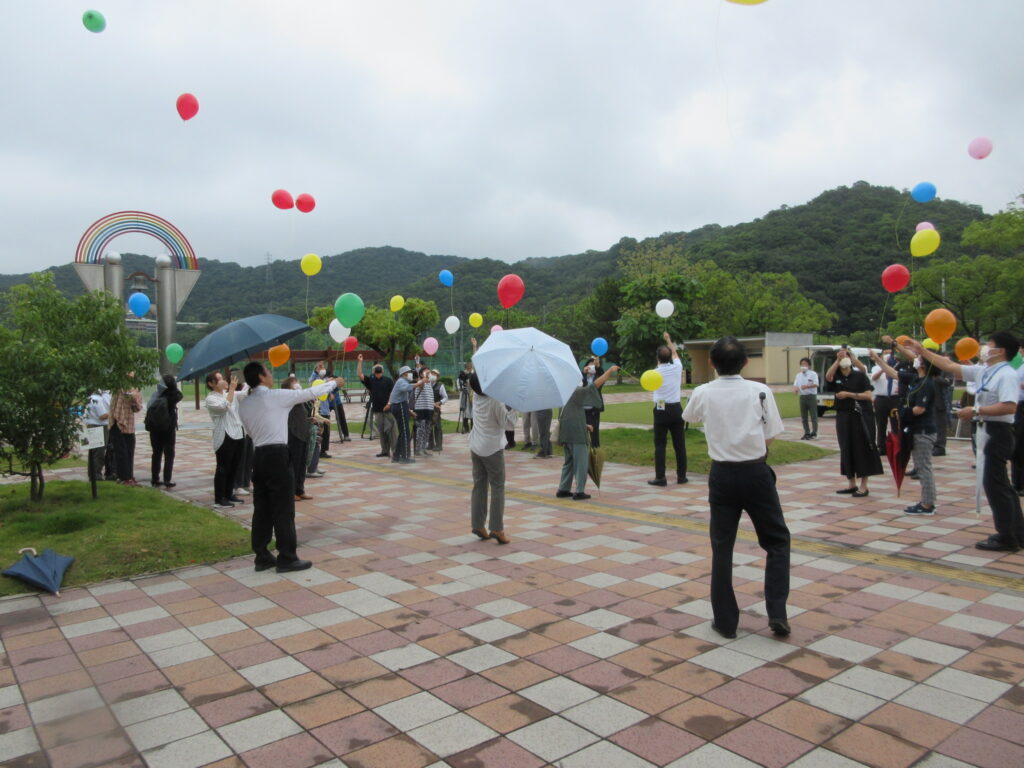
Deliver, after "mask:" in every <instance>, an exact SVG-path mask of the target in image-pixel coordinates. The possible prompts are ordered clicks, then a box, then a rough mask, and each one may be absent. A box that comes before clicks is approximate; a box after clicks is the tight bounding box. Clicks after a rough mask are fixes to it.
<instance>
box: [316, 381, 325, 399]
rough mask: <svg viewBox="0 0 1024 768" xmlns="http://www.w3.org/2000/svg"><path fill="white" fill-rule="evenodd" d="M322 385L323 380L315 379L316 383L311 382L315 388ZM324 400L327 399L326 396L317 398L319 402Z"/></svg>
mask: <svg viewBox="0 0 1024 768" xmlns="http://www.w3.org/2000/svg"><path fill="white" fill-rule="evenodd" d="M323 383H324V380H323V379H317V380H316V381H314V382H313V386H314V387H317V386H319V385H321V384H323ZM326 399H327V395H320V396H318V397H317V400H320V401H321V402H322V401H324V400H326Z"/></svg>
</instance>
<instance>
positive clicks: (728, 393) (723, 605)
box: [683, 336, 789, 639]
mask: <svg viewBox="0 0 1024 768" xmlns="http://www.w3.org/2000/svg"><path fill="white" fill-rule="evenodd" d="M711 364H712V365H713V366H714V368H715V370H716V371H717V372H718V378H717V379H716V380H715V381H712V382H710V383H709V384H702V385H701V386H699V387H697V389H696V390H694V392H693V396H692V397H691V398H690V401H689V403H687V405H686V410H685V411H683V419H684V420H685V421H687V422H689V423H694V422H703V424H704V436H705V437H706V438H707V443H708V455H709V456H710V457H711V472H710V474H709V475H708V502H709V504H710V506H711V529H710V534H711V553H712V554H711V607H712V610H713V611H714V617H715V619H714V622H713V623H712V625H711V626H712V628H713V629H714V630H715V631H716V632H718V634H720V635H721V636H722V637H725V638H729V639H732V638H734V637H736V627H737V625H738V623H739V617H740V612H739V607H738V606H737V604H736V594H735V593H734V592H733V588H732V550H733V545H734V544H735V543H736V529H737V528H738V527H739V522H740V515H741V514H742V513H743V511H744V510H746V512H747V514H748V515H749V516H750V520H751V522H752V523H753V524H754V530H755V531H757V542H758V544H760V545H761V548H762V549H763V550H764V551H765V552H766V553H767V560H766V564H765V569H764V598H765V608H766V611H767V613H768V626H769V627H770V628H771V630H772V632H773V633H775V634H776V635H779V636H780V637H784V636H786V635H788V634H789V622H788V621H787V619H786V599H787V598H788V597H789V529H788V528H787V527H786V521H785V520H784V519H783V518H782V506H781V505H780V504H779V494H778V493H777V492H776V490H775V473H774V472H773V471H772V469H771V467H769V466H768V464H767V458H768V445H769V444H770V443H771V441H772V440H773V439H774V438H775V436H776V435H779V434H781V433H782V418H781V417H780V416H779V409H778V407H777V406H776V405H775V398H774V397H773V396H772V392H771V390H770V389H768V387H766V386H765V385H764V384H759V383H757V382H755V381H747V380H746V379H744V378H743V377H742V376H740V371H741V370H743V366H745V365H746V364H747V351H746V349H744V347H743V345H742V344H741V343H740V342H739V341H737V340H736V338H735V337H734V336H724V337H722V338H720V339H719V340H718V341H716V342H715V343H714V344H713V345H712V347H711Z"/></svg>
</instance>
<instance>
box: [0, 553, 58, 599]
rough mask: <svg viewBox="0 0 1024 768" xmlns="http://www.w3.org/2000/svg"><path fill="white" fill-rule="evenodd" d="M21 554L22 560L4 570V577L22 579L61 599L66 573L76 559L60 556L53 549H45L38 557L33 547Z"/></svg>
mask: <svg viewBox="0 0 1024 768" xmlns="http://www.w3.org/2000/svg"><path fill="white" fill-rule="evenodd" d="M19 552H20V554H21V560H19V561H18V562H16V563H15V564H14V565H12V566H11V567H10V568H7V569H6V570H4V571H3V575H4V576H10V577H11V578H14V579H20V580H21V581H24V582H25V583H26V584H30V585H31V586H33V587H36V588H38V589H42V590H45V591H47V592H52V593H53V594H55V595H57V596H58V597H59V596H60V585H61V584H62V583H63V582H64V573H65V571H67V569H68V568H70V567H71V564H72V563H73V562H75V558H73V557H68V556H67V555H58V554H57V553H56V552H54V551H53V550H52V549H44V550H43V553H42V554H41V555H37V554H36V551H35V550H34V549H32V548H31V547H28V548H27V549H22V550H20V551H19Z"/></svg>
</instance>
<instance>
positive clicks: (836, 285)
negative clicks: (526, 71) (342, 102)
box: [0, 182, 988, 333]
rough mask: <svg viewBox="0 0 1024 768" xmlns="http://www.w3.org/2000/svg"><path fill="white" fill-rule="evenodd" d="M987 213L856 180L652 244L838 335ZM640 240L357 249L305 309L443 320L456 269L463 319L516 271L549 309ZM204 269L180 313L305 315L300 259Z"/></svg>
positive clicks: (137, 264)
mask: <svg viewBox="0 0 1024 768" xmlns="http://www.w3.org/2000/svg"><path fill="white" fill-rule="evenodd" d="M908 201H909V202H908ZM983 218H988V217H987V216H986V215H985V214H984V213H982V211H981V208H980V207H979V206H975V205H968V204H964V203H960V202H957V201H954V200H942V199H938V198H937V199H935V200H933V201H932V202H930V203H926V204H921V203H916V202H914V201H913V200H911V199H910V196H909V194H908V193H906V192H899V191H897V190H895V189H893V188H891V187H876V186H872V185H870V184H868V183H866V182H857V183H855V184H854V185H853V186H851V187H839V188H838V189H833V190H829V191H827V192H824V193H822V194H821V195H819V196H818V197H816V198H815V199H813V200H811V201H810V202H808V203H805V204H803V205H797V206H792V207H788V206H783V207H782V208H780V209H777V210H773V211H771V212H770V213H768V214H766V215H765V216H764V217H763V218H760V219H755V220H754V221H752V222H745V223H742V224H737V225H734V226H729V227H722V226H719V225H717V224H709V225H707V226H704V227H701V228H700V229H697V230H694V231H692V232H677V233H665V234H663V235H660V236H658V237H654V238H650V242H652V243H654V244H655V245H671V244H675V243H681V244H682V246H683V249H684V250H685V253H686V256H687V258H688V260H690V261H694V262H696V261H703V260H712V261H714V262H716V263H717V264H718V265H719V266H720V267H722V268H724V269H727V270H732V271H742V272H751V271H761V272H791V273H793V275H794V276H795V277H796V278H797V280H798V282H799V284H800V287H801V289H802V290H803V291H804V292H805V293H806V294H807V295H808V296H809V297H810V298H813V299H815V300H817V301H819V302H821V303H822V304H824V305H825V306H826V307H827V308H828V309H830V310H832V311H833V312H835V313H837V315H838V316H839V320H838V322H837V324H836V326H835V328H833V329H831V330H835V331H837V332H839V333H849V332H852V331H856V330H863V329H865V328H867V327H869V326H870V325H872V323H874V322H875V320H874V318H876V317H877V312H878V307H879V306H880V305H881V303H882V302H883V301H884V293H883V291H882V287H881V284H880V282H879V276H880V274H881V271H882V270H883V269H884V268H885V267H886V266H888V265H889V264H891V263H894V262H897V261H899V262H903V263H909V261H910V256H909V248H908V243H909V240H910V237H911V236H912V235H913V233H914V228H915V225H916V224H917V223H918V222H919V221H922V220H928V221H931V222H932V223H933V224H934V225H935V227H936V228H937V229H938V230H939V232H940V233H941V235H942V247H941V248H940V249H939V251H938V253H937V254H936V255H935V256H932V257H930V259H929V261H934V260H936V259H941V260H946V259H951V258H955V257H957V256H959V255H961V254H962V249H961V247H960V236H961V233H962V231H963V229H964V228H965V227H966V226H967V225H968V224H970V223H971V222H972V221H974V220H977V219H983ZM897 224H898V225H897ZM635 246H636V241H635V240H633V239H631V238H623V239H622V240H620V241H619V242H618V243H616V244H615V245H613V246H611V247H610V248H609V249H608V250H606V251H588V252H586V253H581V254H574V255H567V256H555V257H547V258H534V259H526V260H524V261H520V262H517V263H515V264H506V263H504V262H500V261H495V260H492V259H468V258H463V257H458V256H428V255H426V254H423V253H417V252H414V251H407V250H404V249H402V248H393V247H389V246H385V247H380V248H360V249H357V250H354V251H348V252H346V253H343V254H338V255H334V256H325V257H324V259H323V269H322V271H321V272H320V274H319V275H317V276H315V277H313V278H311V279H310V280H309V281H308V290H309V295H308V306H309V307H310V308H311V309H312V307H315V306H321V305H325V304H332V303H333V302H334V299H335V298H336V297H337V296H338V295H339V294H340V293H343V292H346V291H351V292H353V293H356V294H359V295H360V296H361V297H362V298H363V300H364V301H365V302H366V303H368V304H377V305H381V306H383V305H386V303H387V300H388V298H389V297H390V296H392V295H394V294H396V293H400V294H403V295H405V296H417V297H420V298H424V299H433V300H434V301H436V302H437V303H438V306H439V308H440V311H441V316H442V317H444V316H445V315H447V314H448V313H449V311H450V310H451V299H450V295H449V290H448V289H447V288H444V287H443V286H441V285H440V284H439V282H438V280H437V273H438V271H439V270H441V269H450V270H451V271H452V272H453V273H454V274H455V290H454V304H455V307H454V309H455V312H456V313H457V314H460V315H462V316H465V315H466V314H467V313H469V312H472V311H482V310H483V309H485V308H486V307H489V306H494V305H496V304H497V301H496V296H495V285H496V283H497V280H498V279H499V278H500V277H501V276H502V275H504V274H507V273H509V272H515V273H517V274H518V275H520V276H521V277H522V278H523V280H524V281H525V283H526V297H525V298H524V299H523V302H522V304H521V305H520V306H521V308H522V309H523V310H525V311H527V312H530V313H533V314H536V315H538V316H544V315H546V314H548V313H550V312H552V311H554V310H555V309H557V308H558V307H561V306H565V305H567V304H574V303H576V302H577V301H579V300H580V299H582V298H583V297H585V296H587V295H590V294H591V293H592V292H593V290H594V288H595V287H596V286H597V285H598V284H599V283H600V282H601V281H602V280H604V279H606V278H609V277H615V276H616V275H617V274H618V267H617V263H616V262H617V257H618V255H619V253H620V252H622V251H623V250H629V249H632V248H633V247H635ZM918 261H920V260H918ZM124 266H125V274H126V275H128V274H130V273H131V272H133V271H135V270H137V269H143V270H145V271H147V272H149V273H152V270H153V261H152V259H151V258H149V257H145V256H134V255H130V254H128V255H126V256H125V261H124ZM200 266H201V269H202V270H203V277H202V279H201V280H200V281H199V282H198V284H197V285H196V288H195V290H194V291H193V293H192V295H191V297H190V298H189V300H188V303H187V304H186V305H185V308H184V310H183V312H182V316H181V318H180V319H182V320H201V321H207V322H211V323H220V322H223V321H226V320H229V319H234V318H237V317H243V316H245V315H249V314H254V313H257V312H267V311H274V312H279V313H282V314H291V315H293V316H296V317H303V318H304V317H305V316H306V313H305V306H306V303H307V299H306V290H307V280H306V277H305V276H304V275H303V274H302V272H301V271H300V270H299V266H298V260H297V259H296V260H292V261H274V262H272V263H270V264H269V265H259V266H254V267H241V266H239V265H238V264H235V263H233V262H224V261H218V260H215V259H206V258H200ZM52 271H53V272H54V273H55V277H56V281H57V285H58V287H59V288H61V290H63V291H65V292H66V293H68V294H77V293H80V292H81V291H82V288H81V284H80V283H79V281H78V278H77V276H76V275H75V273H74V271H73V269H72V267H71V265H64V266H61V267H56V268H53V269H52ZM25 280H27V275H0V290H3V289H6V288H8V287H10V286H11V285H13V284H15V283H20V282H24V281H25ZM822 330H829V329H822Z"/></svg>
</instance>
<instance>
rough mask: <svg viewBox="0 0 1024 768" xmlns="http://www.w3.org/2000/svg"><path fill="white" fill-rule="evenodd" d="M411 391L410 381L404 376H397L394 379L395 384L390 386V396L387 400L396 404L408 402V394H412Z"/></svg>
mask: <svg viewBox="0 0 1024 768" xmlns="http://www.w3.org/2000/svg"><path fill="white" fill-rule="evenodd" d="M412 391H413V386H412V382H411V381H409V380H408V379H407V378H405V377H404V376H399V377H398V378H397V379H396V380H395V386H393V387H392V388H391V397H390V398H389V399H388V402H389V403H394V404H396V405H397V404H399V403H408V402H409V395H411V394H412Z"/></svg>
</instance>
